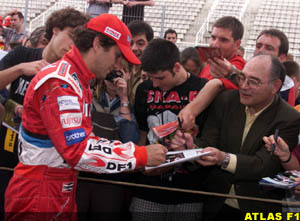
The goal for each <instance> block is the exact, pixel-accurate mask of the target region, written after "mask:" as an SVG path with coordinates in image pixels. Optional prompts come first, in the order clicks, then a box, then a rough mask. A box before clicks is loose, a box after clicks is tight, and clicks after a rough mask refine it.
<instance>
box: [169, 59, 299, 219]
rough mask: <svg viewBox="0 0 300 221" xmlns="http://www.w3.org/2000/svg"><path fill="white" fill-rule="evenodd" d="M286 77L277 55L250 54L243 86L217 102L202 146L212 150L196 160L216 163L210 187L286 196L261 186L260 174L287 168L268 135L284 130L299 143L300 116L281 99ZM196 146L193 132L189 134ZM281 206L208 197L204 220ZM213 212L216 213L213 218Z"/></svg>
mask: <svg viewBox="0 0 300 221" xmlns="http://www.w3.org/2000/svg"><path fill="white" fill-rule="evenodd" d="M284 77H285V71H284V67H283V65H282V64H281V63H280V61H279V59H278V58H276V57H275V56H272V55H258V56H255V57H253V58H251V59H250V60H249V61H248V63H247V64H246V65H245V67H244V69H243V72H242V73H240V74H239V75H238V77H237V81H238V85H239V90H229V91H225V92H223V93H222V94H220V95H219V96H218V97H217V98H216V100H215V101H214V103H213V105H212V107H211V110H210V113H209V116H208V119H207V121H206V123H205V125H204V129H203V133H202V136H201V137H200V139H198V140H197V142H196V143H197V145H198V146H199V147H206V148H205V149H204V151H210V154H209V155H207V156H203V157H201V158H200V159H199V160H197V162H198V163H199V164H200V165H202V166H212V167H211V172H210V175H209V176H208V179H207V184H208V185H207V191H210V192H219V193H226V194H228V193H230V194H232V195H234V194H237V195H241V196H251V197H260V198H268V199H270V198H271V199H281V198H282V193H280V192H276V193H274V192H270V191H266V190H263V189H261V188H260V187H259V185H258V181H259V180H260V178H261V177H265V176H273V175H275V174H276V173H278V172H280V171H281V170H282V167H281V163H280V159H279V158H278V157H274V156H272V155H271V154H270V153H269V152H268V151H267V149H266V148H265V147H264V142H263V139H262V138H263V137H264V136H269V135H271V134H274V131H275V130H276V129H279V131H280V132H279V135H280V136H281V137H284V138H283V139H284V140H285V141H287V143H289V147H291V149H293V148H294V147H295V146H296V145H297V143H298V133H299V128H300V125H299V123H300V115H299V113H297V112H296V111H295V110H294V109H293V108H292V107H290V106H289V105H288V104H287V103H286V102H285V101H283V100H282V98H280V96H279V94H278V91H279V90H280V88H281V85H282V82H283V80H284ZM184 135H185V138H186V139H187V145H188V147H190V148H193V147H194V146H195V145H194V141H193V138H192V137H191V135H189V134H188V133H186V134H184ZM184 142H185V141H184V140H183V139H182V134H181V132H180V131H178V132H177V134H176V135H175V137H174V139H173V140H172V147H173V149H174V150H179V149H181V148H183V147H184ZM275 211H277V212H278V211H281V205H280V204H271V203H264V202H256V201H250V200H248V201H247V200H240V199H238V200H236V199H232V198H230V199H229V198H227V199H226V198H217V197H208V198H207V201H206V202H204V213H205V214H206V215H207V217H204V220H221V219H222V217H225V215H226V214H227V215H230V219H231V220H242V219H244V218H245V216H244V215H245V213H246V212H267V213H269V212H275ZM213 216H214V217H213Z"/></svg>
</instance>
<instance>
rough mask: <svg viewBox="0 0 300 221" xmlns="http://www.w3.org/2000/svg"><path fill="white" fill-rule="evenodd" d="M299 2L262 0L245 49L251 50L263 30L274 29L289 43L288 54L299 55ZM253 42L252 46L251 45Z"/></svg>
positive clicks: (293, 0)
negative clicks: (284, 36)
mask: <svg viewBox="0 0 300 221" xmlns="http://www.w3.org/2000/svg"><path fill="white" fill-rule="evenodd" d="M299 10H300V1H295V0H285V1H282V0H264V1H261V3H260V6H259V9H258V13H257V15H256V17H255V20H254V22H253V26H252V27H251V29H250V33H249V38H248V41H247V44H246V48H253V47H254V46H255V40H256V38H257V36H258V35H259V33H260V32H261V31H262V30H264V29H270V28H276V29H279V30H281V31H283V32H284V33H285V34H286V35H287V37H288V39H289V42H290V49H289V52H290V53H292V54H293V53H296V54H297V53H298V54H299V53H300V48H299V43H300V42H299V40H298V39H297V36H300V29H299V27H300V19H299V18H300V17H299V15H298V13H299ZM253 42H254V44H253Z"/></svg>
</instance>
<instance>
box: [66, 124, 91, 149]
mask: <svg viewBox="0 0 300 221" xmlns="http://www.w3.org/2000/svg"><path fill="white" fill-rule="evenodd" d="M64 135H65V139H66V144H67V146H70V145H72V144H76V143H79V142H81V141H83V139H84V138H85V137H86V134H85V131H84V129H83V128H78V129H74V130H68V131H65V132H64Z"/></svg>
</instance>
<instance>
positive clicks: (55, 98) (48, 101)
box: [5, 47, 147, 220]
mask: <svg viewBox="0 0 300 221" xmlns="http://www.w3.org/2000/svg"><path fill="white" fill-rule="evenodd" d="M94 79H95V74H93V73H91V72H90V71H89V69H88V68H87V67H86V65H85V63H84V62H83V60H82V57H81V55H80V53H79V51H78V49H77V48H76V47H73V48H72V50H71V51H69V52H68V53H67V54H66V55H65V56H64V57H63V58H62V59H61V60H59V61H58V62H56V63H54V64H51V65H48V66H47V67H45V68H44V69H42V70H41V71H40V72H39V73H38V74H37V75H36V76H35V77H34V79H33V80H32V82H31V83H30V85H29V87H28V89H27V92H26V96H25V101H24V106H23V115H22V126H21V129H20V135H19V160H20V163H19V164H18V165H17V167H16V168H15V170H14V176H13V178H12V179H11V181H10V183H9V185H8V188H7V190H6V193H5V212H7V214H6V219H7V220H9V219H11V218H18V217H19V216H23V218H24V216H26V218H29V219H30V220H41V219H45V218H46V219H47V220H48V219H52V218H53V217H54V218H56V219H57V218H58V219H59V217H61V218H63V217H62V216H64V214H67V212H73V215H74V212H76V203H75V192H76V179H77V173H76V171H77V170H81V171H90V172H95V173H118V172H122V171H128V170H134V169H136V168H138V167H144V166H145V165H146V162H147V152H146V148H145V147H144V146H142V147H141V146H136V145H135V144H133V143H132V142H129V143H126V144H123V143H121V142H120V141H109V140H107V139H103V138H99V137H95V136H93V135H92V130H93V128H92V122H91V104H92V94H91V90H90V83H91V81H93V80H94ZM19 212H26V213H19ZM37 212H47V213H37ZM75 215H76V214H75ZM38 216H44V217H38ZM45 216H47V217H45ZM68 219H70V217H68Z"/></svg>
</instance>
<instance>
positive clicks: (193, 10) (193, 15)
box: [0, 0, 300, 62]
mask: <svg viewBox="0 0 300 221" xmlns="http://www.w3.org/2000/svg"><path fill="white" fill-rule="evenodd" d="M27 1H28V16H27V22H28V25H27V29H28V31H31V30H33V29H34V28H36V27H38V26H40V25H42V24H43V23H44V22H45V20H46V18H47V16H48V15H49V14H50V13H51V12H52V11H54V10H57V9H59V8H62V7H66V6H72V7H75V8H77V9H78V10H81V11H86V9H87V3H86V2H87V1H86V0H27ZM1 2H2V3H3V4H2V7H1V9H0V14H1V15H4V14H5V13H6V12H8V11H9V10H11V9H12V8H16V9H18V10H20V11H22V12H23V13H24V12H25V5H26V4H25V3H26V0H14V1H11V0H2V1H1ZM155 2H156V4H155V6H153V7H148V6H146V7H145V21H147V22H148V23H150V25H151V26H152V27H153V29H154V33H155V34H154V35H155V37H162V36H163V33H164V31H165V30H166V29H168V28H173V29H175V30H176V31H177V32H178V46H179V48H180V49H183V48H184V47H186V46H193V45H199V44H202V45H206V44H208V38H209V33H210V31H211V29H212V24H213V22H214V21H215V20H216V19H218V18H219V17H221V16H224V15H231V16H235V17H237V18H239V19H240V20H241V21H242V23H243V24H244V26H245V34H244V38H243V41H242V45H243V46H244V47H245V49H246V54H245V56H246V58H249V57H251V56H252V54H253V50H254V47H255V40H256V37H257V36H258V34H259V32H260V31H261V30H262V29H265V28H277V29H280V30H282V31H284V32H285V33H286V34H287V36H288V38H289V41H290V51H289V52H290V53H291V54H293V55H294V57H295V59H296V60H297V61H298V62H299V61H300V29H299V27H300V16H299V13H298V12H299V10H300V1H299V0H285V1H282V0H251V1H250V0H155ZM122 8H123V6H122V5H120V4H114V5H113V7H112V8H111V10H110V13H113V14H115V15H117V16H118V17H119V18H121V17H122ZM193 29H194V30H196V31H191V30H193Z"/></svg>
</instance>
